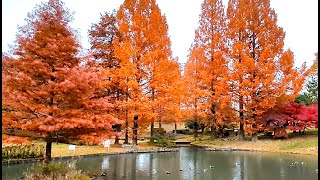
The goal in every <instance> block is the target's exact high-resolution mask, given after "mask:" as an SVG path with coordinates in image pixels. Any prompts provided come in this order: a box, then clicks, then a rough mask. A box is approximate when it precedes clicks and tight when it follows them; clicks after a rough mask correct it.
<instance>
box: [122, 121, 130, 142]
mask: <svg viewBox="0 0 320 180" xmlns="http://www.w3.org/2000/svg"><path fill="white" fill-rule="evenodd" d="M128 126H129V123H128V117H127V119H126V127H125V128H126V132H125V135H124V143H123V144H129V135H128Z"/></svg>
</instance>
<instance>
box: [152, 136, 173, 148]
mask: <svg viewBox="0 0 320 180" xmlns="http://www.w3.org/2000/svg"><path fill="white" fill-rule="evenodd" d="M153 140H154V142H152V143H150V144H151V145H155V146H159V147H175V143H174V142H173V141H174V138H172V137H166V136H164V135H159V134H158V135H156V136H155V137H154V138H153Z"/></svg>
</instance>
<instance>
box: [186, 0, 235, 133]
mask: <svg viewBox="0 0 320 180" xmlns="http://www.w3.org/2000/svg"><path fill="white" fill-rule="evenodd" d="M201 10H202V11H201V15H200V20H199V27H198V29H197V30H196V32H195V40H194V44H195V48H196V49H194V52H192V54H191V58H192V57H194V58H196V59H197V64H195V66H197V68H198V71H199V78H200V82H201V83H200V86H201V87H200V89H201V90H203V91H205V97H204V99H205V100H204V101H205V102H204V103H205V104H206V105H205V106H206V107H205V108H206V112H207V113H208V116H209V118H208V122H206V123H205V124H206V125H207V126H209V127H210V128H211V138H212V139H214V137H215V131H216V126H217V125H218V124H220V125H222V124H223V121H222V119H223V116H224V112H223V109H225V108H226V107H227V106H229V104H230V98H229V94H228V93H229V92H228V84H227V80H228V62H227V59H226V58H225V55H226V18H225V13H224V6H223V4H222V1H221V0H204V1H203V3H202V6H201ZM195 66H192V67H195Z"/></svg>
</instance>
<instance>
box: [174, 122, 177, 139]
mask: <svg viewBox="0 0 320 180" xmlns="http://www.w3.org/2000/svg"><path fill="white" fill-rule="evenodd" d="M174 135H175V136H176V135H177V122H174Z"/></svg>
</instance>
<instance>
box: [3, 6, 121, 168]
mask: <svg viewBox="0 0 320 180" xmlns="http://www.w3.org/2000/svg"><path fill="white" fill-rule="evenodd" d="M71 20H72V16H71V14H70V12H69V10H68V9H67V8H65V7H64V4H63V3H62V2H61V1H60V0H49V1H48V2H47V3H41V4H40V5H37V6H36V8H35V10H34V11H33V12H32V13H29V14H28V17H27V22H28V24H26V25H25V26H21V27H19V32H18V34H17V47H16V49H14V54H15V58H14V59H12V58H5V59H4V60H3V62H2V65H3V66H4V67H5V68H4V69H5V70H6V72H5V73H4V74H5V75H6V76H4V77H3V91H4V92H6V94H5V99H6V100H5V101H3V106H5V107H7V109H8V111H6V112H4V113H3V114H2V119H3V121H2V122H3V126H4V127H9V126H11V128H18V129H22V130H26V131H32V132H36V133H41V135H42V137H43V138H44V139H45V141H46V161H47V162H48V161H50V160H51V148H52V141H53V138H55V137H57V136H63V137H67V138H77V139H85V140H87V141H101V140H102V139H104V138H106V137H110V136H111V135H112V129H111V128H112V125H113V124H116V123H119V122H118V120H117V119H116V118H114V117H113V116H112V115H110V114H109V112H110V110H111V109H112V107H113V105H112V104H111V103H110V102H109V101H108V97H107V96H105V95H104V93H103V89H102V88H101V87H102V85H103V81H104V79H105V78H106V77H105V76H104V70H103V69H99V68H96V67H89V66H87V65H81V66H80V65H79V64H80V63H81V62H82V63H84V64H86V63H87V64H90V63H88V62H86V59H80V58H78V57H77V54H78V49H79V44H78V42H77V40H76V38H75V35H74V34H73V30H72V28H71V27H70V26H69V22H70V21H71Z"/></svg>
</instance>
